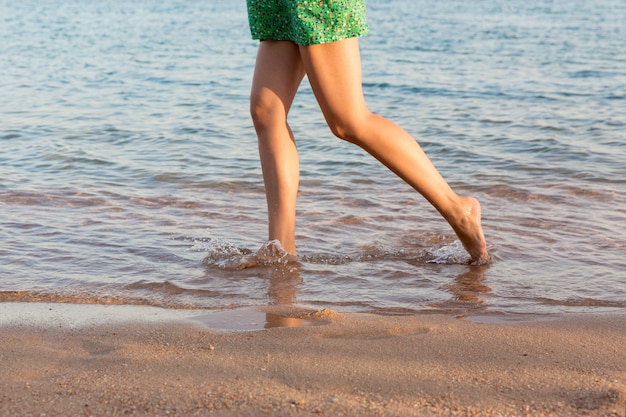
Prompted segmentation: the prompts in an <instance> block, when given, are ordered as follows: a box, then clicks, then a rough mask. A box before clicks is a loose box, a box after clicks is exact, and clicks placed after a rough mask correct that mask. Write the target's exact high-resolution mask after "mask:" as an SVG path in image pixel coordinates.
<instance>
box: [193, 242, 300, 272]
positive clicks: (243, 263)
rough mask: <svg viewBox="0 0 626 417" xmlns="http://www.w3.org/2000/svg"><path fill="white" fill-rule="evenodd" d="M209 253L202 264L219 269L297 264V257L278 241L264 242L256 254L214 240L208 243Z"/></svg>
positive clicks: (228, 243)
mask: <svg viewBox="0 0 626 417" xmlns="http://www.w3.org/2000/svg"><path fill="white" fill-rule="evenodd" d="M208 243H209V245H208V247H207V249H208V251H209V253H208V255H207V256H205V258H204V260H203V263H204V264H205V265H207V266H215V267H217V268H219V269H225V270H231V271H238V270H242V269H247V268H253V267H255V266H272V265H288V264H290V263H298V262H299V261H298V257H297V256H293V255H291V254H289V253H288V252H287V251H286V250H285V248H283V246H282V245H281V244H280V242H279V241H278V240H270V241H268V242H265V243H264V244H263V245H261V247H260V248H259V249H258V250H257V251H256V252H254V253H253V252H251V251H250V250H249V249H242V248H238V247H237V246H235V245H234V244H232V243H230V242H228V241H226V240H222V239H216V240H215V242H213V240H211V241H209V242H208Z"/></svg>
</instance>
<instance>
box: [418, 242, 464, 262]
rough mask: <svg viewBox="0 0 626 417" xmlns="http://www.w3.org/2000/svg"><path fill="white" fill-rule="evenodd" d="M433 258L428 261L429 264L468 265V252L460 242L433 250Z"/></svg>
mask: <svg viewBox="0 0 626 417" xmlns="http://www.w3.org/2000/svg"><path fill="white" fill-rule="evenodd" d="M431 256H432V259H429V260H427V261H426V262H427V263H431V264H442V265H452V264H466V263H468V256H467V252H466V251H465V249H464V248H463V245H462V244H461V242H459V241H454V242H453V243H451V244H449V245H445V246H442V247H440V248H437V249H435V250H433V251H432V253H431Z"/></svg>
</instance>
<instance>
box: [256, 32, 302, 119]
mask: <svg viewBox="0 0 626 417" xmlns="http://www.w3.org/2000/svg"><path fill="white" fill-rule="evenodd" d="M303 77H304V65H303V64H302V59H301V58H300V50H299V48H298V46H297V45H296V44H294V43H293V42H288V41H263V42H261V43H260V44H259V50H258V53H257V59H256V65H255V69H254V77H253V80H252V91H251V95H250V98H251V104H252V105H253V106H255V105H265V106H267V105H282V106H283V107H284V111H285V114H286V113H288V112H289V109H290V108H291V104H292V102H293V99H294V97H295V95H296V92H297V91H298V86H299V85H300V83H301V82H302V79H303Z"/></svg>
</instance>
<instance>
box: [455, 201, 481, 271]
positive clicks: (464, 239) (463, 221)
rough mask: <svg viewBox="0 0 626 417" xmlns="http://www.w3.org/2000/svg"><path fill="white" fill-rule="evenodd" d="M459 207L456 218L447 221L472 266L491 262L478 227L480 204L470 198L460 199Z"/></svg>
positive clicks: (479, 226)
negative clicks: (468, 255) (469, 258)
mask: <svg viewBox="0 0 626 417" xmlns="http://www.w3.org/2000/svg"><path fill="white" fill-rule="evenodd" d="M460 199H461V207H460V211H459V214H457V216H456V217H454V218H452V219H450V220H448V221H449V223H450V225H451V226H452V228H453V229H454V231H455V232H456V235H457V236H458V238H459V240H460V241H461V243H462V244H463V247H464V248H465V250H466V251H467V252H468V253H469V254H470V257H471V258H472V259H471V263H472V265H485V264H488V263H489V262H491V257H490V256H489V254H488V253H487V242H486V241H485V236H484V234H483V228H482V226H481V225H480V203H479V202H478V200H476V199H475V198H472V197H460Z"/></svg>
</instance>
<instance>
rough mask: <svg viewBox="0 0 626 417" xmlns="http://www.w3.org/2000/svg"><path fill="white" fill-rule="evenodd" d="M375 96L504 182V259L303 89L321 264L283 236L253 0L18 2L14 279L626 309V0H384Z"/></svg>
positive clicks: (487, 209) (376, 2) (389, 310)
mask: <svg viewBox="0 0 626 417" xmlns="http://www.w3.org/2000/svg"><path fill="white" fill-rule="evenodd" d="M368 18H369V23H370V26H371V34H370V35H369V36H367V37H365V38H363V39H362V40H361V49H362V57H363V68H364V87H365V91H366V95H367V100H368V103H369V105H370V108H371V109H372V110H373V111H375V112H377V113H379V114H383V115H385V116H387V117H389V118H390V119H392V120H394V121H395V122H397V123H398V124H400V125H401V126H402V127H404V128H405V129H406V130H408V131H409V132H411V133H412V134H413V135H414V136H415V137H416V138H417V139H418V140H419V142H420V144H421V145H422V146H423V148H424V149H425V151H426V152H427V153H428V155H429V156H430V157H431V159H432V160H433V162H434V163H435V165H436V166H437V167H438V168H439V170H440V171H441V172H442V174H443V175H444V177H445V178H446V179H447V180H448V181H449V182H450V184H451V185H452V186H453V187H454V188H455V189H456V190H457V191H458V192H459V193H462V194H470V195H474V196H476V197H477V198H479V199H480V201H481V203H482V205H483V215H484V219H483V226H484V227H485V233H486V236H487V239H488V242H489V249H490V252H491V254H492V255H493V257H494V262H493V264H492V265H490V266H488V267H473V266H468V265H464V264H463V262H464V261H465V253H464V251H463V250H462V248H461V246H460V244H459V243H458V242H456V240H455V238H454V234H453V233H452V231H451V230H449V229H448V226H447V225H446V224H445V223H444V222H443V221H442V220H441V219H440V218H439V217H438V215H437V214H436V213H435V212H434V210H433V209H432V208H431V207H430V206H429V205H428V204H427V203H426V202H425V201H424V200H423V199H422V198H421V197H420V196H419V195H417V194H415V193H414V192H413V191H412V190H411V189H410V188H409V187H408V186H407V185H405V184H404V183H402V182H401V181H399V180H398V179H397V178H396V177H394V176H393V175H392V174H390V173H389V172H387V171H386V170H385V169H384V168H383V167H381V166H380V165H379V164H378V163H377V162H376V161H374V160H373V159H372V158H370V157H369V156H368V155H366V154H365V153H364V152H363V151H362V150H360V149H358V148H356V147H354V146H351V145H349V144H346V143H341V142H340V141H338V140H337V139H335V138H333V137H332V135H331V134H330V133H329V131H328V128H327V127H326V126H325V125H324V121H323V118H322V117H321V114H320V112H319V110H318V108H317V106H316V104H315V102H314V99H313V97H312V95H311V92H310V89H309V87H308V85H307V84H306V81H305V83H303V86H302V89H301V91H300V93H299V95H298V97H297V98H296V102H295V103H294V106H293V110H292V116H291V120H290V121H291V125H292V128H293V130H294V133H295V135H296V137H297V140H298V146H299V150H300V158H301V159H300V163H301V184H300V195H299V205H298V236H297V239H298V249H299V254H300V257H301V262H300V263H299V264H286V265H282V264H279V265H266V266H260V267H255V268H249V269H244V270H234V271H233V270H226V269H223V268H220V265H222V264H223V263H224V262H229V261H232V260H236V259H238V257H241V256H242V255H245V254H247V253H250V252H253V251H256V250H257V249H258V248H259V247H260V246H261V245H262V244H263V243H264V239H265V238H266V235H265V233H266V225H265V221H266V220H265V216H266V214H265V200H264V193H263V183H262V179H261V174H260V166H259V162H258V156H257V150H256V138H255V136H254V131H253V129H252V125H251V122H250V120H249V117H248V113H247V108H248V105H247V96H248V91H249V86H250V75H251V72H252V68H253V65H254V57H255V51H256V45H257V43H256V42H254V41H251V40H250V39H249V34H248V28H247V20H246V15H245V2H239V1H237V2H233V1H226V0H224V1H211V2H200V1H185V2H182V1H173V0H166V1H160V2H154V1H148V0H146V1H138V2H132V3H128V2H122V1H118V0H111V1H106V2H98V3H96V2H82V1H70V0H68V1H59V0H48V1H43V2H42V1H38V2H34V1H30V0H26V1H23V2H17V3H16V2H0V37H1V38H2V39H3V42H0V67H2V68H3V71H2V72H0V92H1V95H2V100H0V144H1V149H2V151H1V152H0V213H1V214H2V216H1V218H0V241H1V242H2V244H1V245H0V259H1V261H0V277H2V286H1V287H0V299H2V300H5V301H16V300H18V301H70V302H75V303H96V302H97V303H116V304H118V303H119V304H150V305H157V306H165V307H178V308H180V307H185V308H189V307H194V308H212V309H220V308H230V307H246V306H262V305H267V304H279V303H298V304H302V305H312V306H317V307H320V308H321V307H330V308H333V309H335V310H338V311H359V312H376V313H382V314H403V313H409V314H410V313H416V312H439V313H441V312H443V313H446V314H454V315H458V316H474V317H476V316H481V317H485V316H495V317H499V318H505V319H506V318H512V319H514V318H516V317H520V316H524V317H528V316H545V315H554V314H560V313H570V312H571V313H577V312H607V311H619V312H624V311H625V310H626V237H625V236H626V168H625V165H624V161H625V160H626V133H625V132H626V52H624V48H623V41H624V39H626V29H625V28H624V25H623V22H624V21H626V4H624V3H623V2H621V1H617V0H616V1H613V0H601V1H597V2H592V3H590V2H583V1H582V0H566V1H563V2H558V3H553V2H544V1H540V0H531V1H524V2H521V1H513V2H501V1H496V2H489V3H488V4H486V3H484V2H461V1H450V2H439V3H437V2H425V1H417V2H416V1H415V0H389V1H384V0H370V1H369V2H368Z"/></svg>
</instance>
